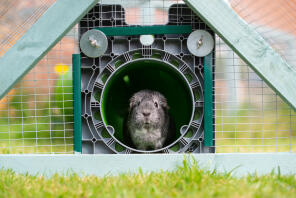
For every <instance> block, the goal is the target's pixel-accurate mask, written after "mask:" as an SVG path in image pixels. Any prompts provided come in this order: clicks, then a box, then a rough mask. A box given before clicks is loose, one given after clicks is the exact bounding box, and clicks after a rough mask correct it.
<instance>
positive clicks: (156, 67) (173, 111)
mask: <svg viewBox="0 0 296 198" xmlns="http://www.w3.org/2000/svg"><path fill="white" fill-rule="evenodd" d="M143 89H150V90H155V91H159V92H160V93H162V94H163V95H164V96H165V97H166V99H167V101H168V105H169V107H170V110H169V114H170V117H171V118H172V120H173V121H174V125H175V128H176V130H175V131H170V133H174V134H173V136H174V137H175V139H174V140H173V141H172V142H170V143H173V142H174V141H175V140H177V139H178V137H180V135H181V134H180V128H181V127H182V126H183V125H188V124H189V123H190V120H191V118H192V114H193V98H192V93H191V89H190V87H189V85H188V83H187V82H186V79H185V77H184V76H183V75H182V73H180V72H179V71H178V70H177V69H175V68H174V66H172V65H169V64H168V63H165V62H162V61H158V60H153V59H140V60H136V61H132V62H130V63H127V64H126V65H124V66H123V67H120V68H119V69H117V70H116V71H115V72H114V73H112V75H111V76H110V77H109V79H108V81H107V82H106V84H105V88H104V91H103V93H102V94H103V95H102V97H101V100H102V101H101V111H102V118H103V121H104V122H105V124H106V125H111V126H113V128H114V129H115V133H114V136H115V137H116V138H117V139H118V140H119V141H121V142H122V143H123V144H126V142H125V138H124V137H123V136H124V132H123V130H124V124H125V120H126V117H127V115H128V107H129V99H130V97H131V96H132V95H133V94H134V93H135V92H137V91H140V90H143Z"/></svg>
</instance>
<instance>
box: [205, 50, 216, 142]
mask: <svg viewBox="0 0 296 198" xmlns="http://www.w3.org/2000/svg"><path fill="white" fill-rule="evenodd" d="M212 69H213V53H210V54H209V55H207V56H206V57H205V58H204V146H213V99H214V98H213V72H212Z"/></svg>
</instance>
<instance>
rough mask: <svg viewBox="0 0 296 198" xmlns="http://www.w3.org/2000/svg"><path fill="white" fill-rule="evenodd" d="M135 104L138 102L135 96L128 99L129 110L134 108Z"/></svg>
mask: <svg viewBox="0 0 296 198" xmlns="http://www.w3.org/2000/svg"><path fill="white" fill-rule="evenodd" d="M137 102H138V101H137V97H136V96H135V95H133V96H132V97H131V98H130V103H129V108H130V109H132V108H133V107H134V106H136V104H137Z"/></svg>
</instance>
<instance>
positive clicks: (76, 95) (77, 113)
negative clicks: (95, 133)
mask: <svg viewBox="0 0 296 198" xmlns="http://www.w3.org/2000/svg"><path fill="white" fill-rule="evenodd" d="M80 58H81V56H80V54H73V55H72V63H73V65H72V75H73V78H72V79H73V110H74V152H75V153H81V152H82V142H81V141H82V131H81V130H82V129H81V61H80Z"/></svg>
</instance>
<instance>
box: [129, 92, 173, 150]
mask: <svg viewBox="0 0 296 198" xmlns="http://www.w3.org/2000/svg"><path fill="white" fill-rule="evenodd" d="M168 109H169V107H168V105H167V101H166V98H165V97H164V96H163V95H162V94H161V93H159V92H157V91H151V90H142V91H139V92H137V93H135V94H134V95H133V96H132V97H131V99H130V108H129V115H128V120H127V129H128V133H129V135H130V138H131V141H132V142H133V144H134V146H135V147H136V148H137V149H139V150H155V149H160V148H162V147H163V145H164V143H165V141H166V139H167V136H168V131H169V122H170V119H169V114H168Z"/></svg>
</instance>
